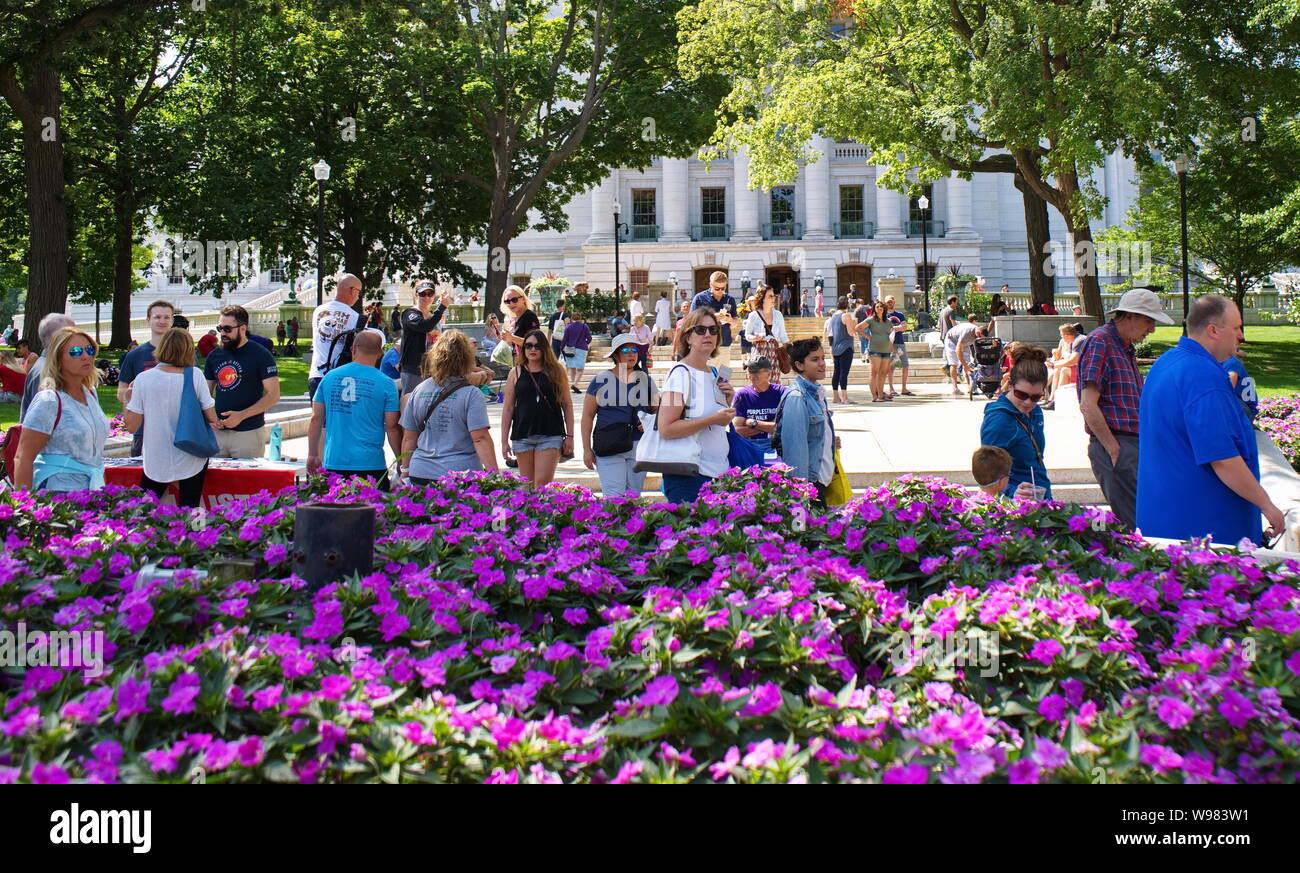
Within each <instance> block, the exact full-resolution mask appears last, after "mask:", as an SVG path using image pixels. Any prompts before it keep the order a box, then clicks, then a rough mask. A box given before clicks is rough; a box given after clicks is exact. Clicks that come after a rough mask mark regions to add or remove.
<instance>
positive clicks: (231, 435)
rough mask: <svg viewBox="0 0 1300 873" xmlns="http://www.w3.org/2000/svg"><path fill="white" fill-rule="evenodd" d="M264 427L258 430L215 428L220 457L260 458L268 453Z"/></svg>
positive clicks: (218, 455)
mask: <svg viewBox="0 0 1300 873" xmlns="http://www.w3.org/2000/svg"><path fill="white" fill-rule="evenodd" d="M262 430H263V429H262V428H260V427H259V428H257V429H256V430H214V431H213V433H215V434H216V435H217V454H216V455H215V456H214V457H218V458H260V457H262V456H263V455H264V454H266V438H265V437H263V436H262Z"/></svg>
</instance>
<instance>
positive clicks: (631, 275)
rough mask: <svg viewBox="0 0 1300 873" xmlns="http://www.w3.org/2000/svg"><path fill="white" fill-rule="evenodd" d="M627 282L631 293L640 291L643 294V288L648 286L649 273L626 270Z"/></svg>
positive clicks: (647, 271)
mask: <svg viewBox="0 0 1300 873" xmlns="http://www.w3.org/2000/svg"><path fill="white" fill-rule="evenodd" d="M627 281H628V285H629V286H630V288H631V290H632V291H640V292H641V293H642V294H645V286H646V285H648V284H650V271H649V270H628V271H627Z"/></svg>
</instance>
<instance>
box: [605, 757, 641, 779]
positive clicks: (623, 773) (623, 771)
mask: <svg viewBox="0 0 1300 873" xmlns="http://www.w3.org/2000/svg"><path fill="white" fill-rule="evenodd" d="M644 769H645V762H644V761H628V762H626V763H625V764H623V766H622V767H619V768H618V775H617V776H615V777H614V778H613V779H611V780H610V783H609V784H610V785H627V784H628V783H629V782H631V781H632V779H633V777H635V776H637V775H639V774H640V773H641V771H642V770H644Z"/></svg>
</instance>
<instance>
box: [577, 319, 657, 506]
mask: <svg viewBox="0 0 1300 873" xmlns="http://www.w3.org/2000/svg"><path fill="white" fill-rule="evenodd" d="M638 353H639V344H638V343H637V341H636V337H634V336H633V335H632V334H630V333H622V334H619V335H618V336H616V337H614V344H613V349H612V350H611V351H610V353H609V358H610V360H612V361H613V362H614V367H613V369H610V370H601V371H600V372H599V373H597V374H596V375H595V376H593V377H592V379H591V383H590V384H589V385H588V386H587V396H586V397H585V398H584V399H583V401H582V460H583V463H584V464H586V465H587V469H588V470H595V471H596V472H597V473H598V474H599V476H600V491H601V493H602V494H604V495H605V496H606V497H612V496H614V495H616V494H624V493H627V492H629V491H632V492H635V493H637V494H640V493H641V489H642V488H644V487H645V475H646V474H645V473H637V472H635V471H634V470H633V469H632V466H633V464H635V463H636V444H637V440H639V439H641V420H640V418H639V417H638V415H637V414H638V413H640V412H649V413H654V412H657V411H658V409H659V391H658V389H656V388H655V383H654V380H653V379H652V378H650V374H649V373H647V372H646V371H645V368H644V367H643V366H641V363H640V359H639V358H638Z"/></svg>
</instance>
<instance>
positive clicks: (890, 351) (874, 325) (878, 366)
mask: <svg viewBox="0 0 1300 873" xmlns="http://www.w3.org/2000/svg"><path fill="white" fill-rule="evenodd" d="M896 327H897V326H896V325H895V324H894V322H893V321H891V320H890V319H889V315H888V307H887V306H885V301H883V300H877V301H876V302H875V303H873V304H872V305H871V316H870V317H869V318H868V319H867V320H866V322H865V323H864V324H863V325H861V327H860V330H861V335H862V336H864V337H867V338H868V343H867V353H868V354H869V356H870V357H869V360H870V361H871V402H872V403H883V402H885V401H887V400H892V399H893V398H892V397H890V396H889V395H888V394H886V393H885V376H886V375H887V374H888V372H889V364H890V360H891V359H892V358H893V356H894V331H895V329H896Z"/></svg>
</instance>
